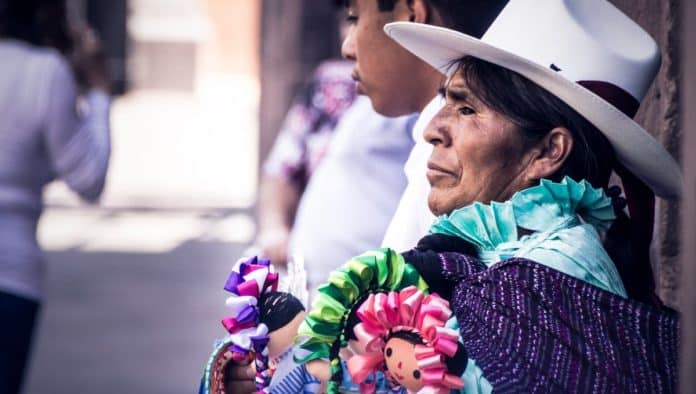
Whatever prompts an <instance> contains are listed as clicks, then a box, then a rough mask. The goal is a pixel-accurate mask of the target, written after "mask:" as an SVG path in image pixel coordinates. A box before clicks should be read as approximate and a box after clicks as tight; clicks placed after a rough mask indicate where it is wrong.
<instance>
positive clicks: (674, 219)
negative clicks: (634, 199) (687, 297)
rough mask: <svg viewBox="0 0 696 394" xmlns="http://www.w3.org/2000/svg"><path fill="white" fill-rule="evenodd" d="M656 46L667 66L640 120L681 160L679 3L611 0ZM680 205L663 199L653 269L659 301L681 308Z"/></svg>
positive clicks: (676, 0) (657, 216) (657, 218)
mask: <svg viewBox="0 0 696 394" xmlns="http://www.w3.org/2000/svg"><path fill="white" fill-rule="evenodd" d="M612 2H613V3H614V4H616V6H617V7H619V8H620V9H621V10H622V11H624V12H625V13H626V14H627V15H629V16H631V17H632V18H633V19H634V20H635V21H637V22H638V24H640V25H641V26H642V27H643V28H644V29H645V30H647V31H648V33H650V35H651V36H652V37H653V38H654V39H655V40H656V41H657V43H658V45H659V47H660V49H661V51H662V67H661V68H660V72H659V74H658V77H657V80H656V81H655V83H654V84H653V86H652V87H651V89H650V91H649V92H648V94H647V95H646V98H645V100H643V104H642V105H641V108H640V111H639V112H638V115H637V116H636V120H637V121H638V123H640V124H641V125H643V126H644V127H645V128H646V129H647V130H648V131H649V132H650V133H652V134H653V135H654V136H655V137H656V138H657V139H658V141H660V142H662V144H664V145H665V147H666V148H667V150H668V151H669V152H670V153H671V154H672V155H673V156H674V157H675V158H676V159H677V160H678V161H679V159H680V156H681V154H680V147H681V146H680V142H681V137H682V135H681V134H682V133H681V127H680V115H681V113H680V111H679V96H680V86H679V84H678V81H679V77H680V56H679V54H680V34H681V31H680V30H679V20H680V10H679V5H680V4H679V0H664V1H655V0H612ZM679 238H680V237H679V204H678V203H676V202H674V201H666V200H662V199H658V204H657V209H656V212H655V235H654V238H653V250H652V253H653V270H654V272H655V280H656V282H657V291H658V295H659V296H660V298H661V299H662V300H663V301H664V302H665V303H667V304H668V305H670V306H672V307H675V308H678V307H679V302H678V296H677V290H678V282H679V277H680V268H679Z"/></svg>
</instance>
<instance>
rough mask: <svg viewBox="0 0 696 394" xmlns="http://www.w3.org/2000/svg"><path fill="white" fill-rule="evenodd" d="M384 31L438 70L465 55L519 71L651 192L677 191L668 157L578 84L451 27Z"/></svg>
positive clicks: (675, 168)
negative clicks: (582, 122)
mask: <svg viewBox="0 0 696 394" xmlns="http://www.w3.org/2000/svg"><path fill="white" fill-rule="evenodd" d="M384 31H385V32H386V33H387V34H388V35H389V36H390V37H391V38H392V39H394V40H395V41H396V42H397V43H399V44H400V45H401V46H403V47H404V48H406V49H407V50H409V51H410V52H412V53H413V54H414V55H416V56H418V57H419V58H421V59H423V60H424V61H425V62H426V63H428V64H430V65H431V66H433V67H435V68H436V69H438V70H440V71H441V72H442V73H443V74H448V73H449V72H451V71H453V70H452V65H453V62H454V61H456V60H458V59H460V58H461V57H464V56H467V55H469V56H473V57H476V58H479V59H482V60H485V61H488V62H490V63H494V64H497V65H499V66H502V67H505V68H507V69H509V70H512V71H515V72H517V73H519V74H521V75H523V76H525V77H526V78H528V79H529V80H531V81H532V82H534V83H536V84H537V85H539V86H541V87H543V88H544V89H546V90H548V91H549V92H550V93H552V94H553V95H555V96H556V97H558V98H559V99H561V100H563V101H564V102H565V103H566V104H568V105H569V106H570V107H571V108H573V109H574V110H576V111H577V112H578V113H579V114H581V115H582V116H584V117H585V118H586V119H587V120H588V121H590V122H591V123H592V124H594V125H595V127H597V128H598V129H599V130H600V131H601V132H602V133H603V134H604V135H605V136H606V137H607V139H608V140H609V142H610V143H611V144H612V147H613V148H614V152H615V153H616V156H617V159H618V160H619V161H620V162H621V163H622V164H623V165H624V166H625V167H626V168H627V169H628V170H629V171H631V172H632V173H633V174H634V175H636V176H637V177H638V178H640V179H641V180H642V181H643V182H645V183H646V184H647V185H648V186H649V187H650V188H651V189H652V190H653V192H654V193H655V194H656V195H657V196H660V197H664V198H676V197H679V196H680V194H681V183H682V181H681V171H680V169H679V165H678V164H677V162H676V161H675V160H674V158H672V156H671V155H670V154H669V153H668V152H667V151H666V150H665V148H664V147H663V146H662V145H660V144H659V143H658V142H657V141H656V140H655V139H654V138H653V137H652V136H651V135H650V134H648V132H647V131H645V130H644V129H643V128H642V127H641V126H640V125H639V124H638V123H636V122H635V121H634V120H633V119H631V118H630V117H628V116H627V115H625V114H624V113H623V112H621V111H619V110H618V109H616V108H615V107H614V106H612V105H611V104H609V103H608V102H606V101H605V100H604V99H602V98H601V97H599V96H598V95H596V94H594V93H592V92H591V91H589V90H587V89H585V88H584V87H582V86H581V85H579V84H577V83H574V82H572V81H569V80H567V79H566V78H564V77H563V76H561V75H559V74H558V73H556V72H555V71H553V70H551V69H550V68H545V67H542V66H540V65H538V64H536V63H534V62H531V61H529V60H527V59H525V58H522V57H520V56H517V55H515V54H513V53H510V52H508V51H505V50H502V49H500V48H497V47H494V46H492V45H489V44H487V43H485V42H483V41H481V40H479V39H476V38H474V37H471V36H468V35H466V34H463V33H460V32H457V31H454V30H450V29H445V28H442V27H438V26H432V25H425V24H420V23H409V22H394V23H389V24H387V25H385V27H384Z"/></svg>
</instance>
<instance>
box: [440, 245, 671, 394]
mask: <svg viewBox="0 0 696 394" xmlns="http://www.w3.org/2000/svg"><path fill="white" fill-rule="evenodd" d="M440 258H441V268H442V274H444V275H445V276H446V277H447V279H449V280H450V283H457V285H456V286H455V290H454V293H453V297H452V305H453V309H454V311H455V315H456V316H457V321H458V322H459V325H460V335H461V338H462V341H463V343H464V345H465V346H466V348H467V350H468V351H469V354H470V355H471V358H473V359H475V360H476V363H477V364H478V365H479V366H480V367H481V369H482V370H483V371H484V374H485V377H486V379H487V380H488V381H489V382H490V383H491V384H492V386H493V387H494V389H495V391H496V392H596V393H612V392H616V393H625V392H644V391H646V390H647V391H650V392H674V391H675V390H676V381H677V350H678V340H677V332H678V319H677V314H676V313H674V312H673V311H671V310H668V309H666V308H655V307H653V306H650V305H647V304H642V303H639V302H636V301H633V300H629V299H626V298H623V297H618V296H616V295H615V294H612V293H610V292H607V291H604V290H602V289H599V288H597V287H595V286H592V285H589V284H587V283H585V282H583V281H580V280H577V279H576V278H573V277H571V276H568V275H565V274H563V273H561V272H559V271H556V270H554V269H551V268H549V267H547V266H544V265H541V264H538V263H536V262H533V261H530V260H526V259H519V258H513V259H509V260H507V261H505V262H502V263H498V264H495V265H493V266H492V267H491V268H488V269H486V267H485V265H484V264H483V263H482V262H481V261H479V260H477V259H474V258H470V257H468V256H466V255H462V254H455V253H445V254H442V255H440Z"/></svg>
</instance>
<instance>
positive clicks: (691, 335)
mask: <svg viewBox="0 0 696 394" xmlns="http://www.w3.org/2000/svg"><path fill="white" fill-rule="evenodd" d="M683 7H684V9H683V10H682V12H681V15H682V19H681V20H683V21H694V20H696V2H694V1H685V2H684V5H683ZM681 37H682V54H683V60H682V66H683V70H684V73H683V74H682V77H681V79H680V86H681V87H682V101H681V103H682V108H684V109H686V110H685V111H684V115H683V119H682V121H683V123H682V124H683V127H684V134H683V140H682V147H681V151H682V158H683V162H682V168H683V171H684V193H683V195H682V212H681V213H682V215H681V217H682V233H681V234H682V250H681V259H680V261H681V267H682V272H681V275H680V279H681V280H680V283H679V306H680V307H681V311H682V316H681V369H680V371H679V372H680V373H679V383H680V386H681V387H680V389H681V390H680V392H682V393H691V392H693V391H694V387H696V373H695V372H696V285H695V284H696V264H695V263H696V111H694V108H696V74H694V71H696V26H695V25H694V24H693V23H684V24H683V25H682V35H681Z"/></svg>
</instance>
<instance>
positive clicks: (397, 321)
mask: <svg viewBox="0 0 696 394" xmlns="http://www.w3.org/2000/svg"><path fill="white" fill-rule="evenodd" d="M356 314H357V317H358V319H359V321H360V323H358V324H357V325H356V326H355V327H354V328H353V333H354V334H355V337H356V339H357V347H358V350H359V352H361V353H362V354H359V355H356V356H353V357H351V358H350V359H349V360H348V371H349V373H350V375H351V378H352V379H353V381H355V382H357V383H360V384H361V392H374V390H375V388H374V386H373V385H370V384H368V383H365V382H366V381H370V380H371V381H374V379H369V378H370V377H371V375H373V374H374V373H375V372H377V371H384V373H385V375H386V376H387V379H388V380H389V382H390V384H391V385H392V386H401V387H404V388H405V389H406V390H407V391H408V392H409V393H449V390H451V389H461V388H462V387H464V382H463V381H462V379H461V378H460V377H459V375H461V373H462V372H463V370H464V368H465V367H466V362H467V356H466V351H465V350H464V347H463V346H462V345H461V344H460V343H459V342H458V334H457V331H456V330H453V329H449V328H446V327H445V323H446V322H447V319H449V318H450V316H451V315H452V311H451V310H450V308H449V302H447V301H446V300H444V299H443V298H441V297H440V296H438V295H437V294H430V295H427V296H426V295H425V294H424V293H423V292H422V291H420V290H418V289H417V288H416V287H415V286H409V287H407V288H405V289H403V290H401V291H399V292H395V291H391V292H389V293H374V294H370V295H369V296H368V297H367V299H365V301H364V302H363V303H362V305H360V307H359V308H358V311H357V313H356Z"/></svg>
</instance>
